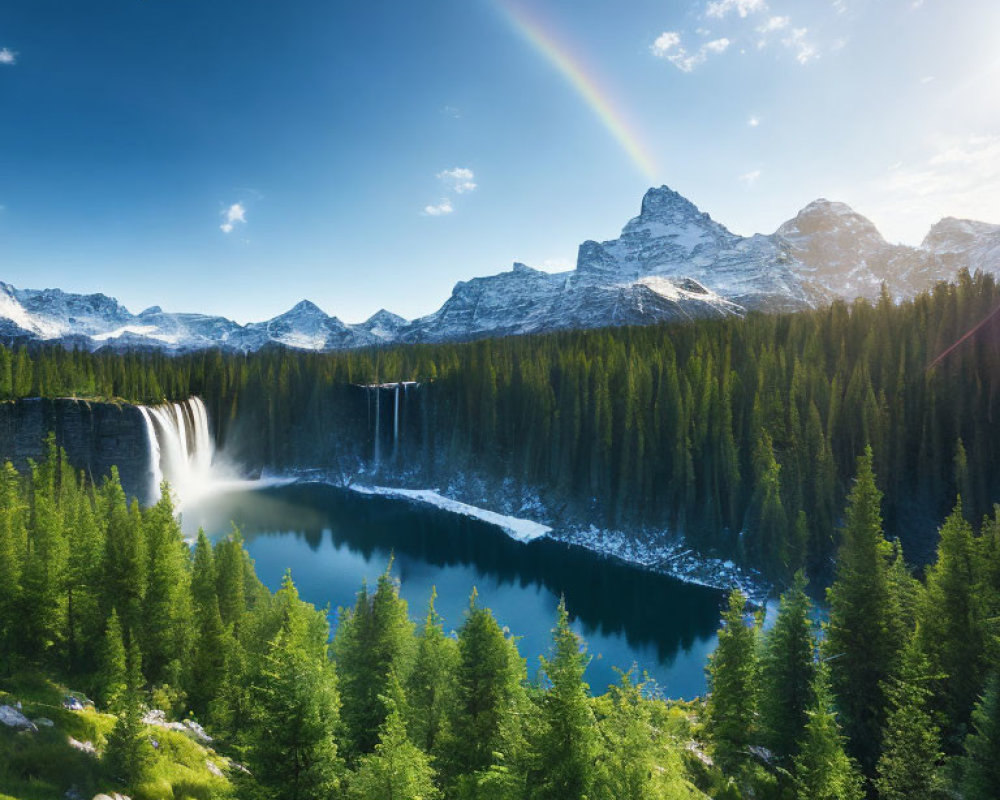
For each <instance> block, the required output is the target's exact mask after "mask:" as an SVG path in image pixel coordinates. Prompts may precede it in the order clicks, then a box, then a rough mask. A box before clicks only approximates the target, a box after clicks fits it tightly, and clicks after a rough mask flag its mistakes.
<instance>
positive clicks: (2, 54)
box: [0, 47, 17, 64]
mask: <svg viewBox="0 0 1000 800" xmlns="http://www.w3.org/2000/svg"><path fill="white" fill-rule="evenodd" d="M16 63H17V53H15V52H14V51H13V50H11V49H10V48H9V47H0V64H16Z"/></svg>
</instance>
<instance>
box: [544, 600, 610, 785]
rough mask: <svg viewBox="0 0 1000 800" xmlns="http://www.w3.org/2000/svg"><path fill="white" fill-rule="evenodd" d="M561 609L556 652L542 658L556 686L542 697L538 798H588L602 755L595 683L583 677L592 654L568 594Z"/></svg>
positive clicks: (554, 641) (554, 645)
mask: <svg viewBox="0 0 1000 800" xmlns="http://www.w3.org/2000/svg"><path fill="white" fill-rule="evenodd" d="M557 613H558V616H557V619H556V627H555V628H554V629H553V631H552V656H551V658H548V659H547V658H544V657H543V658H542V668H543V670H544V672H545V675H546V678H547V680H548V682H549V684H550V686H549V688H548V691H547V692H546V693H545V696H544V698H543V699H542V703H541V727H540V734H539V736H538V738H537V740H536V743H535V746H534V756H535V758H536V759H537V761H538V764H537V766H536V769H535V770H534V775H533V778H532V783H533V784H534V785H533V787H532V797H535V798H539V799H540V800H584V798H586V797H588V796H589V794H590V790H591V787H592V785H593V783H594V777H595V776H594V759H595V756H596V753H597V741H596V736H595V734H596V731H595V726H594V714H593V711H592V710H591V708H590V687H589V686H588V685H587V684H586V683H585V682H584V680H583V675H584V672H585V670H586V669H587V664H588V663H589V662H590V657H589V656H588V655H587V654H586V648H585V646H584V644H583V642H582V640H581V639H580V637H579V636H577V635H576V633H574V632H573V630H572V628H570V625H569V612H567V610H566V601H565V598H563V599H561V600H560V601H559V609H558V612H557Z"/></svg>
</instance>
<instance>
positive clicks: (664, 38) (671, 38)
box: [649, 31, 681, 58]
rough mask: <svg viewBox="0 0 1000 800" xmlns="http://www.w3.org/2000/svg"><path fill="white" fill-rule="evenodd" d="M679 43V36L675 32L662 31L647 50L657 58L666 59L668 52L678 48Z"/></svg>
mask: <svg viewBox="0 0 1000 800" xmlns="http://www.w3.org/2000/svg"><path fill="white" fill-rule="evenodd" d="M680 43H681V35H680V34H679V33H677V31H664V32H663V33H661V34H660V35H659V36H657V37H656V41H655V42H653V44H652V46H651V47H650V48H649V49H650V51H651V52H652V53H653V55H654V56H656V57H657V58H668V57H669V54H670V51H671V50H673V49H674V48H675V47H680Z"/></svg>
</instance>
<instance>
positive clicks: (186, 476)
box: [139, 397, 237, 509]
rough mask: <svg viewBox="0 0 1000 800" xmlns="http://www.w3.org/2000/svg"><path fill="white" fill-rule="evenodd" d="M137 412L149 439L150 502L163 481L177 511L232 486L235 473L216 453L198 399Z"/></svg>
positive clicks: (206, 413)
mask: <svg viewBox="0 0 1000 800" xmlns="http://www.w3.org/2000/svg"><path fill="white" fill-rule="evenodd" d="M139 411H140V413H141V414H142V416H143V419H144V420H145V422H146V435H147V437H148V439H149V453H150V473H151V476H150V480H151V481H152V487H151V492H150V497H151V498H153V499H154V500H156V499H159V497H160V484H161V483H162V482H163V481H167V483H169V484H170V489H171V492H172V493H173V495H174V498H175V501H176V505H177V508H178V509H180V508H183V506H184V504H185V503H189V502H191V501H192V500H195V499H197V498H198V497H201V496H203V495H205V494H208V493H211V492H212V491H215V490H217V489H218V488H220V486H232V484H233V481H234V480H235V479H236V478H237V474H236V471H235V470H234V469H233V468H232V467H231V466H230V465H228V464H226V463H225V460H224V459H221V458H219V457H218V454H217V453H216V450H215V440H214V439H213V438H212V431H211V428H210V427H209V422H208V410H207V409H206V408H205V403H204V402H203V401H202V399H201V398H200V397H190V398H188V399H187V400H185V401H184V402H182V403H167V404H164V405H159V406H139Z"/></svg>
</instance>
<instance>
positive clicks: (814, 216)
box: [0, 186, 1000, 352]
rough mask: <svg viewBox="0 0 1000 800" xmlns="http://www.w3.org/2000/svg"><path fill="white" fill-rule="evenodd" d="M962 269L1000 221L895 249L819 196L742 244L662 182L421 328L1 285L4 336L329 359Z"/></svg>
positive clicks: (994, 253) (993, 242)
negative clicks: (563, 252) (619, 223)
mask: <svg viewBox="0 0 1000 800" xmlns="http://www.w3.org/2000/svg"><path fill="white" fill-rule="evenodd" d="M962 268H967V269H969V270H970V271H976V270H983V271H989V272H994V273H1000V225H996V224H991V223H986V222H979V221H975V220H966V219H958V218H954V217H945V218H943V219H942V220H940V221H938V222H937V223H935V224H934V225H933V226H931V228H930V230H929V231H928V233H927V235H926V236H925V237H924V240H923V241H922V242H921V244H920V245H919V246H918V247H911V246H907V245H899V244H891V243H889V242H887V241H886V240H885V238H884V237H883V236H882V234H881V233H880V232H879V231H878V229H877V227H876V226H875V225H874V224H873V223H872V222H871V221H870V220H868V219H867V218H866V217H864V216H863V215H861V214H859V213H858V212H857V211H855V210H854V209H852V208H851V207H850V206H848V205H847V204H845V203H841V202H837V201H831V200H827V199H826V198H819V199H817V200H814V201H812V202H811V203H809V204H807V205H806V206H805V207H803V208H802V209H801V210H800V211H799V212H798V213H797V214H796V215H795V216H794V217H792V218H791V219H789V220H787V221H786V222H784V223H782V224H781V225H780V226H778V228H777V229H776V230H775V231H774V233H771V234H760V233H757V234H753V235H751V236H740V235H738V234H735V233H733V232H732V231H730V230H729V229H728V228H727V227H726V226H725V225H723V224H722V223H721V222H718V221H716V220H714V219H713V218H712V217H711V216H710V215H709V214H708V213H707V212H704V211H702V210H701V209H699V208H698V207H697V206H696V205H695V204H694V203H692V202H691V201H690V200H688V199H687V198H686V197H684V196H683V195H681V194H680V193H678V192H676V191H675V190H673V189H671V188H670V187H668V186H660V187H654V188H651V189H649V190H648V191H647V192H646V193H645V194H644V196H643V198H642V203H641V205H640V210H639V214H638V216H636V217H633V218H632V219H630V220H629V221H628V222H627V223H626V224H625V225H624V227H623V228H622V231H621V235H620V236H619V237H618V238H616V239H610V240H606V241H602V242H599V241H596V240H587V241H584V242H582V243H581V244H580V247H579V250H578V254H577V263H576V266H575V268H573V269H571V270H566V271H564V272H558V273H551V272H545V271H542V270H538V269H535V268H533V267H530V266H529V265H527V264H523V263H521V262H515V263H514V264H513V266H512V268H511V269H510V270H508V271H504V272H500V273H496V274H494V275H486V276H478V277H473V278H470V279H468V280H464V281H459V282H458V283H456V284H455V286H454V288H453V289H452V292H451V295H450V296H449V297H448V299H447V300H445V302H444V303H443V304H442V305H441V307H440V308H439V309H438V310H437V311H434V312H433V313H431V314H427V315H425V316H423V317H419V318H417V319H414V320H405V319H404V318H402V317H400V316H398V315H396V314H393V313H392V312H390V311H387V310H386V309H380V310H379V311H377V312H376V313H375V314H373V315H372V316H371V317H369V318H368V319H367V320H365V321H363V322H359V323H345V322H343V321H341V320H340V319H339V318H337V317H336V316H331V315H329V314H327V313H326V312H325V311H323V310H322V309H321V308H320V307H319V306H317V305H316V304H315V303H314V302H312V301H311V300H308V299H303V300H301V301H300V302H298V303H297V304H296V305H294V306H293V307H292V308H290V309H289V310H288V311H285V312H284V313H282V314H279V315H277V316H275V317H272V318H271V319H269V320H264V321H261V322H251V323H248V324H246V325H240V324H239V323H237V322H234V321H232V320H229V319H227V318H225V317H221V316H213V315H206V314H197V313H172V312H165V311H163V309H162V308H161V307H160V306H155V305H154V306H151V307H149V308H147V309H145V310H143V311H142V312H140V313H139V314H132V313H131V312H130V311H129V310H128V309H127V308H125V307H124V306H123V305H121V304H120V303H119V302H118V301H117V300H116V299H115V298H114V297H110V296H108V295H105V294H103V293H100V292H96V293H91V294H72V293H67V292H64V291H62V290H61V289H40V290H39V289H17V288H15V287H14V286H11V285H10V284H6V283H3V282H0V336H3V337H4V338H6V339H8V340H18V341H63V342H64V343H66V344H67V345H68V344H73V345H75V346H84V347H87V348H90V349H99V348H102V347H110V348H114V349H129V348H136V347H154V348H160V349H164V350H168V351H172V352H185V351H191V350H199V349H206V348H215V347H219V348H223V349H230V350H237V351H243V352H252V351H255V350H259V349H261V348H262V347H265V346H269V345H279V346H284V347H290V348H295V349H302V350H313V351H330V350H344V349H351V348H358V347H369V346H378V345H386V344H395V343H412V342H441V341H458V340H463V339H473V338H479V337H484V336H504V335H515V334H524V333H538V332H545V331H552V330H559V329H566V328H594V327H604V326H608V325H634V324H648V323H655V322H663V321H671V320H688V319H699V318H706V317H719V316H729V315H733V314H736V315H741V314H744V313H746V312H747V311H753V310H761V311H794V310H800V309H805V308H812V307H816V306H817V305H821V304H824V303H827V302H830V301H831V300H834V299H837V298H842V299H844V300H848V301H850V300H854V299H856V298H858V297H864V298H868V299H874V298H875V297H877V296H878V294H879V293H880V292H881V289H882V286H883V285H885V286H886V287H887V289H888V291H889V293H890V295H891V296H892V297H893V298H895V299H902V298H905V297H909V296H912V295H914V294H916V293H917V292H920V291H922V290H924V289H928V288H930V287H931V286H933V285H934V283H936V282H938V281H941V280H948V279H950V278H953V277H954V276H955V274H956V273H957V272H958V270H960V269H962Z"/></svg>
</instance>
